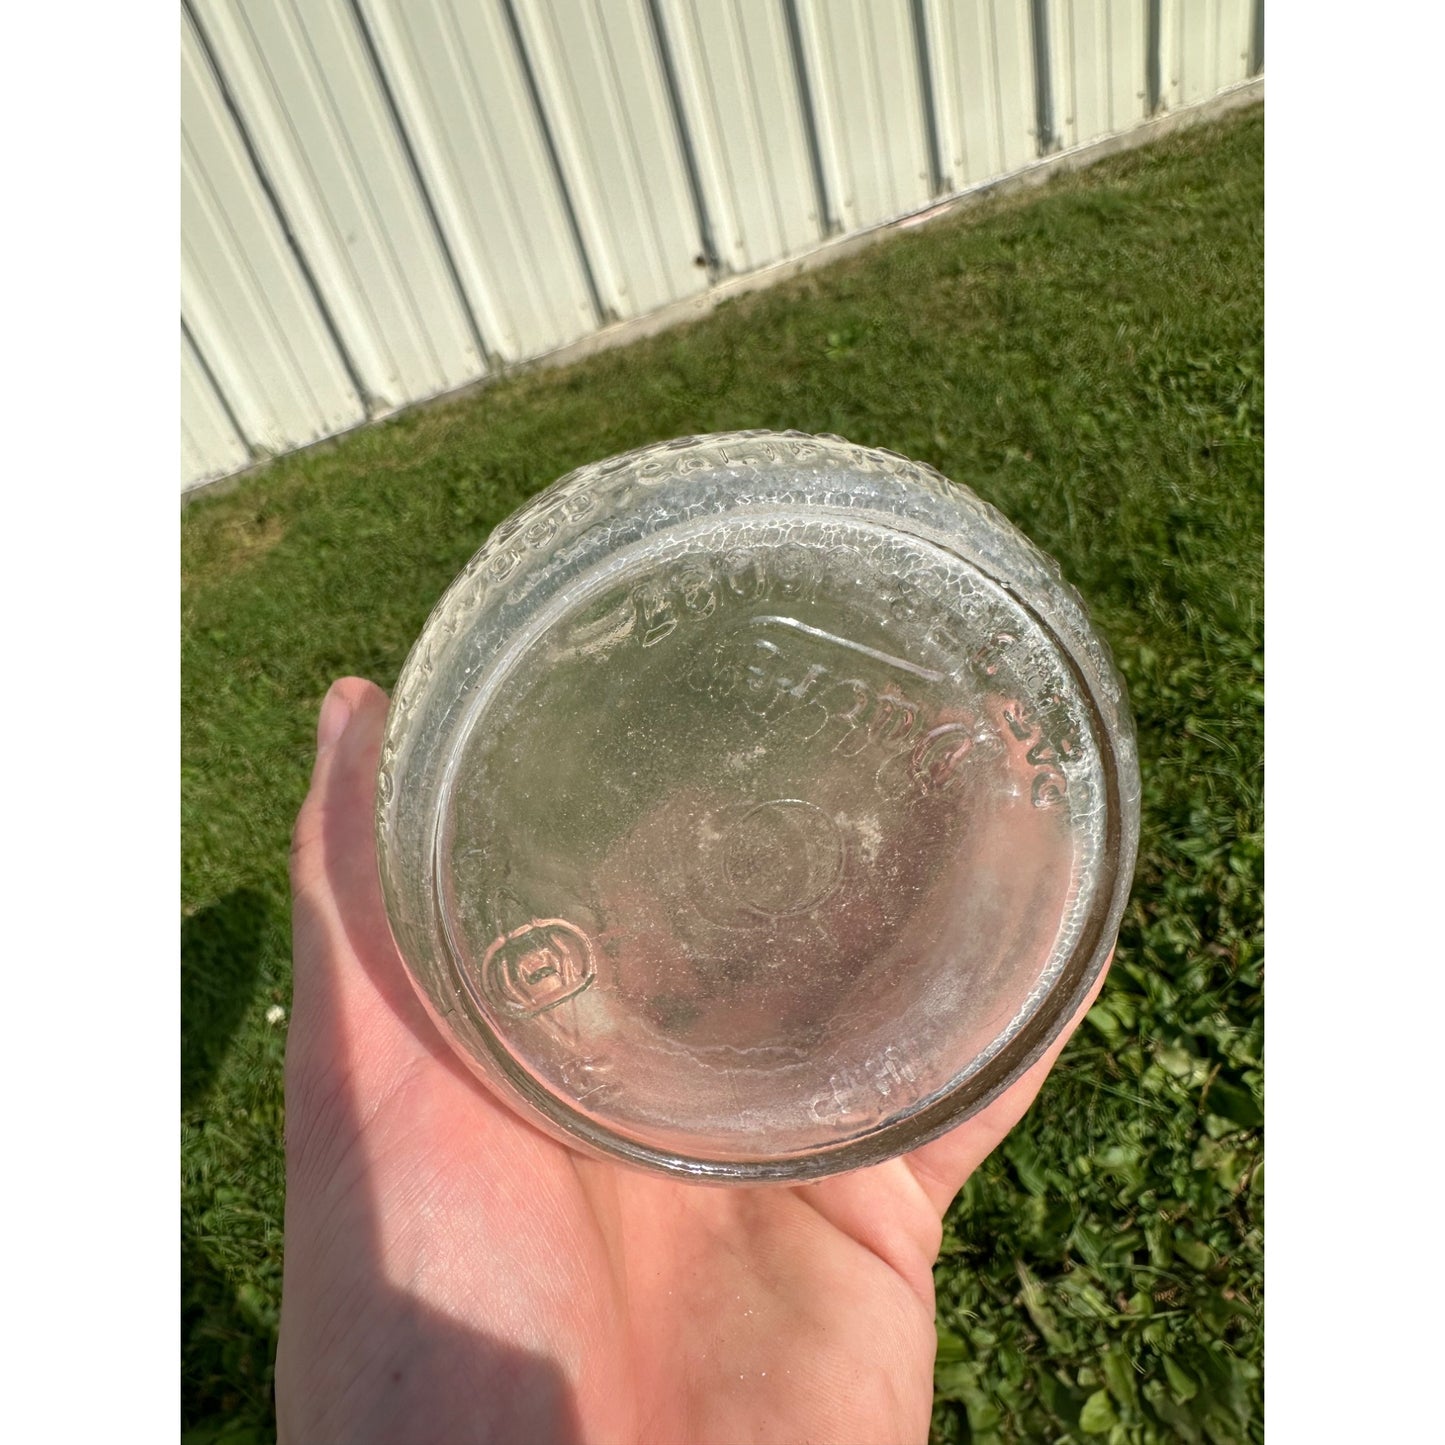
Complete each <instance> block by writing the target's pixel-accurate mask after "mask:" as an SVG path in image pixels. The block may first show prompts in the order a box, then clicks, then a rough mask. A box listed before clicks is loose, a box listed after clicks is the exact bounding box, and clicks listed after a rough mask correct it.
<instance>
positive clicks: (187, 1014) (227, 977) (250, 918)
mask: <svg viewBox="0 0 1445 1445" xmlns="http://www.w3.org/2000/svg"><path fill="white" fill-rule="evenodd" d="M274 913H275V910H274V908H273V905H272V903H271V900H270V899H269V898H267V897H266V895H265V894H264V893H261V892H260V891H259V890H257V889H255V888H237V889H234V890H232V891H231V892H230V893H228V894H226V896H225V897H224V898H221V899H219V900H218V901H217V902H215V903H212V904H211V905H210V906H209V907H206V908H203V909H201V910H200V912H198V913H195V914H192V915H191V917H189V918H183V919H182V920H181V1107H182V1108H183V1109H186V1108H190V1107H191V1106H192V1105H195V1104H199V1103H201V1102H202V1100H203V1099H204V1097H205V1095H206V1092H207V1091H208V1090H209V1089H210V1087H211V1083H212V1081H213V1080H214V1079H215V1077H216V1072H217V1070H219V1069H220V1067H221V1064H222V1063H223V1062H224V1060H225V1057H226V1051H227V1050H228V1049H229V1048H230V1046H231V1040H232V1039H233V1038H234V1037H235V1035H236V1031H237V1029H238V1028H239V1027H240V1025H241V1020H242V1019H243V1018H244V1017H245V1015H246V1009H247V1007H248V1006H249V1004H250V1002H251V999H252V997H253V995H254V994H255V991H256V980H257V977H258V976H259V974H260V970H261V948H262V943H263V941H264V939H265V937H266V932H267V929H268V928H269V927H270V925H271V923H272V921H273V917H274Z"/></svg>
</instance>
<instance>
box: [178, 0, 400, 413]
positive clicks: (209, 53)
mask: <svg viewBox="0 0 1445 1445" xmlns="http://www.w3.org/2000/svg"><path fill="white" fill-rule="evenodd" d="M181 9H182V10H183V11H184V13H185V15H186V17H187V18H188V19H189V20H190V22H191V25H192V27H193V28H194V29H195V32H196V41H197V43H198V44H199V46H200V48H201V54H202V55H204V56H205V58H206V64H207V65H208V66H209V67H210V70H211V75H212V76H213V78H214V79H215V82H216V89H217V90H218V91H219V93H220V96H221V100H222V101H223V102H224V104H225V107H226V113H227V114H228V115H229V116H230V117H231V124H232V125H234V126H235V128H236V135H237V136H238V138H239V139H240V142H241V148H242V149H243V150H244V151H245V153H246V159H247V160H248V161H249V162H250V165H251V169H252V170H253V171H254V172H255V175H256V182H257V184H258V185H259V186H260V187H261V194H262V195H264V196H265V197H266V204H267V205H268V206H270V208H271V213H272V215H274V216H275V218H276V224H277V225H278V226H279V227H280V229H281V235H282V236H283V237H284V239H285V241H286V245H287V246H288V247H289V248H290V250H291V254H292V256H294V257H295V259H296V266H297V269H298V270H299V271H300V273H301V279H302V281H303V282H304V283H305V286H306V289H307V291H308V292H309V293H310V296H311V302H312V305H314V306H315V307H316V313H317V315H318V316H320V318H321V324H322V326H324V327H325V328H326V335H327V337H328V339H329V340H330V342H331V344H332V346H333V347H334V348H335V349H336V355H337V359H338V360H339V361H340V362H341V367H342V370H343V371H345V373H346V379H347V380H348V381H349V382H350V383H351V388H352V390H353V391H354V392H355V393H356V395H357V398H358V399H359V400H360V402H361V409H362V411H363V412H364V413H365V415H366V416H367V418H368V419H369V418H371V417H373V416H375V415H376V413H377V407H376V400H375V398H374V397H373V396H372V395H371V392H370V391H369V390H368V388H367V385H366V383H365V382H364V381H363V380H362V377H361V371H360V369H359V368H358V366H357V365H356V361H355V359H354V358H353V357H352V355H351V353H350V351H348V350H347V347H346V343H345V341H344V340H343V339H342V336H341V329H340V327H339V326H338V325H337V324H336V318H335V317H334V316H333V315H332V314H331V308H330V307H329V306H328V305H327V304H326V298H325V296H324V295H322V292H321V286H320V284H319V283H318V282H317V280H316V274H315V272H314V271H313V270H312V269H311V263H310V261H308V260H307V258H306V252H305V251H304V250H303V249H302V246H301V242H300V241H299V240H298V239H297V236H296V232H295V229H294V228H293V227H292V225H291V218H290V217H289V216H288V215H287V214H286V210H285V207H283V206H282V204H281V197H280V195H279V194H278V193H277V191H276V187H275V185H274V184H273V183H272V180H271V177H270V175H269V174H268V173H267V171H266V167H265V165H264V164H263V163H262V160H261V153H260V151H258V150H257V148H256V142H255V141H254V140H253V139H252V138H251V133H250V131H248V130H247V129H246V123H245V121H244V120H243V119H242V118H241V109H240V107H239V106H238V105H237V103H236V97H235V96H234V95H233V94H232V93H231V86H230V83H229V82H228V81H227V79H226V73H225V71H224V70H222V68H221V65H220V62H219V61H218V60H217V59H216V51H215V47H214V46H213V45H212V44H211V37H210V36H209V35H208V34H207V33H206V27H205V26H204V25H202V24H201V17H200V16H199V15H198V14H197V13H196V8H195V6H194V5H193V4H192V3H191V0H181ZM199 354H200V353H199V351H198V352H197V355H199ZM242 435H243V436H244V435H245V433H242Z"/></svg>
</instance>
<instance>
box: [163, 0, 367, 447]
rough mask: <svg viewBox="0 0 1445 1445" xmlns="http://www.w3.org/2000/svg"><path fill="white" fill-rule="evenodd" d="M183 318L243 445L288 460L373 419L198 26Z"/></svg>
mask: <svg viewBox="0 0 1445 1445" xmlns="http://www.w3.org/2000/svg"><path fill="white" fill-rule="evenodd" d="M181 117H182V120H181V314H182V316H183V317H184V318H185V319H186V322H187V324H188V326H189V327H190V331H191V335H192V336H194V337H195V340H196V345H197V346H198V347H199V348H200V350H201V352H202V353H203V354H204V356H205V358H206V362H207V364H208V365H209V367H210V369H211V372H212V374H213V375H214V376H215V378H216V384H217V385H218V386H219V387H220V388H221V390H222V391H223V392H224V394H225V397H226V400H227V402H228V404H229V405H230V408H231V411H232V412H233V413H234V414H235V416H236V419H237V421H238V422H239V424H240V426H241V429H242V431H243V432H244V433H245V437H246V440H247V441H248V442H249V443H250V444H251V445H252V446H254V447H258V448H261V449H264V450H266V451H275V452H281V451H287V450H289V449H291V448H292V447H298V446H303V445H305V444H306V443H307V442H312V441H317V440H319V439H320V438H321V437H325V436H330V435H331V434H332V433H334V432H338V431H341V430H343V429H344V428H346V427H348V426H354V425H355V424H356V423H357V422H359V421H361V420H363V418H364V417H365V410H364V408H363V407H362V404H361V398H360V397H359V396H358V395H357V394H356V390H355V388H354V387H353V386H352V384H351V381H350V379H349V377H348V376H347V373H346V370H345V367H344V365H343V363H342V361H341V358H340V356H339V355H338V353H337V351H336V347H335V345H334V344H333V342H332V340H331V337H330V335H329V333H328V331H327V328H326V324H325V321H324V319H323V318H322V316H321V314H320V312H319V311H318V309H317V307H316V303H315V300H314V298H313V297H312V294H311V292H310V289H309V288H308V287H307V285H306V281H305V278H304V277H303V275H302V274H301V270H300V268H299V267H298V265H297V263H296V258H295V256H294V255H293V254H292V252H291V249H290V247H289V246H288V245H287V242H286V238H285V236H284V235H283V234H282V231H281V228H280V225H279V223H278V222H277V220H276V216H275V214H274V212H273V210H272V208H271V206H270V203H269V202H268V201H267V199H266V196H265V194H264V193H263V192H262V190H261V188H260V185H259V184H258V182H257V180H256V175H255V172H254V170H253V169H252V167H251V164H250V161H249V159H248V157H247V155H246V152H245V149H244V147H243V145H242V142H241V139H240V137H239V135H238V134H237V132H236V128H235V125H234V123H233V122H232V119H231V115H230V113H229V111H228V110H227V109H226V104H225V101H224V100H223V99H222V96H221V93H220V90H219V89H218V87H217V85H216V80H215V77H214V75H213V74H212V72H211V69H210V66H209V65H208V64H207V62H206V58H205V55H204V54H203V52H202V51H201V49H200V47H199V44H198V42H197V38H196V35H195V32H194V31H193V29H192V28H191V25H190V22H189V20H187V19H183V22H182V34H181Z"/></svg>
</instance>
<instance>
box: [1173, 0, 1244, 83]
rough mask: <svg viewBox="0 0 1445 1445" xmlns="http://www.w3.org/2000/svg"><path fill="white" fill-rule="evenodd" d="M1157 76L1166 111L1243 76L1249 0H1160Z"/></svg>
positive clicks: (1234, 81)
mask: <svg viewBox="0 0 1445 1445" xmlns="http://www.w3.org/2000/svg"><path fill="white" fill-rule="evenodd" d="M1159 30H1160V42H1159V52H1160V60H1159V74H1160V82H1161V90H1162V98H1163V100H1164V103H1165V104H1166V105H1167V106H1168V108H1169V109H1170V110H1178V109H1179V108H1180V107H1181V106H1185V105H1195V104H1197V103H1198V102H1199V101H1201V100H1208V99H1209V97H1210V96H1211V95H1216V94H1218V92H1219V91H1221V90H1223V89H1225V88H1226V87H1227V86H1231V85H1238V84H1239V82H1240V81H1242V80H1247V79H1248V78H1249V73H1250V72H1249V60H1250V41H1251V38H1252V36H1253V13H1252V5H1251V0H1207V3H1201V0H1161V13H1160V17H1159Z"/></svg>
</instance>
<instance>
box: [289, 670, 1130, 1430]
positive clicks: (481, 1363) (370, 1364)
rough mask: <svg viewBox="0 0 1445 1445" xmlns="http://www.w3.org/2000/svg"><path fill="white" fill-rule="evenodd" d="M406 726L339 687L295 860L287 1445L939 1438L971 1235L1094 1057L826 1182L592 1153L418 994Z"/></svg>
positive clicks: (326, 717)
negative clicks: (404, 891)
mask: <svg viewBox="0 0 1445 1445" xmlns="http://www.w3.org/2000/svg"><path fill="white" fill-rule="evenodd" d="M386 707H387V701H386V695H385V694H384V693H383V692H382V691H381V690H380V689H379V688H376V687H374V686H372V685H371V684H370V683H367V682H363V681H361V680H359V679H356V678H349V679H346V680H344V681H342V682H339V683H337V684H336V685H335V686H334V687H333V688H332V690H331V692H330V693H329V694H328V696H327V699H326V703H325V705H324V706H323V709H322V715H321V723H320V727H319V729H318V744H319V746H318V756H317V760H316V768H315V772H314V775H313V777H312V782H311V791H310V794H309V795H308V797H307V799H306V802H305V805H304V806H303V808H302V810H301V814H300V817H299V818H298V820H297V824H296V832H295V838H294V842H293V846H292V854H291V877H292V887H293V891H294V895H295V915H294V932H295V999H294V1004H293V1011H292V1017H291V1024H290V1035H289V1038H288V1042H287V1051H286V1236H285V1238H286V1260H285V1274H284V1280H283V1291H282V1314H281V1337H280V1347H279V1351H278V1356H277V1363H276V1400H277V1414H278V1419H279V1428H280V1439H281V1441H282V1442H283V1445H284V1442H292V1445H310V1442H347V1445H354V1442H362V1441H377V1442H383V1445H422V1442H437V1445H463V1442H467V1441H497V1442H501V1445H545V1442H557V1445H582V1442H588V1445H591V1442H599V1445H614V1442H619V1445H620V1442H627V1445H632V1442H656V1445H710V1442H717V1445H738V1442H743V1441H748V1442H767V1441H779V1442H788V1445H797V1442H800V1441H818V1442H823V1441H827V1442H840V1445H864V1442H867V1445H877V1442H885V1441H923V1440H924V1439H926V1437H927V1434H928V1423H929V1415H930V1410H931V1406H932V1399H933V1354H934V1345H935V1335H934V1324H933V1318H934V1301H933V1275H932V1264H933V1261H934V1258H935V1256H936V1254H937V1251H938V1245H939V1240H940V1236H941V1220H942V1216H943V1213H944V1211H945V1210H946V1209H947V1207H948V1204H949V1202H950V1200H952V1198H953V1196H954V1194H955V1193H956V1192H957V1191H958V1189H959V1188H960V1187H961V1186H962V1184H963V1182H964V1180H965V1179H967V1177H968V1176H969V1174H970V1173H971V1172H972V1171H973V1170H974V1169H975V1168H977V1167H978V1165H979V1164H980V1163H981V1162H982V1160H983V1159H984V1158H985V1157H986V1156H987V1155H988V1154H989V1153H990V1152H991V1151H992V1150H993V1148H994V1147H995V1146H996V1145H997V1144H998V1143H999V1141H1000V1140H1001V1139H1002V1138H1003V1137H1004V1135H1005V1134H1006V1133H1007V1132H1008V1131H1009V1129H1011V1128H1012V1127H1013V1125H1014V1124H1015V1123H1016V1122H1017V1121H1018V1120H1019V1118H1020V1117H1021V1116H1022V1115H1023V1113H1024V1110H1025V1109H1027V1108H1028V1106H1029V1104H1030V1103H1031V1102H1032V1100H1033V1098H1034V1095H1035V1094H1036V1093H1037V1092H1038V1089H1039V1086H1040V1085H1041V1084H1042V1083H1043V1080H1044V1077H1045V1075H1046V1074H1047V1073H1048V1070H1049V1068H1050V1067H1051V1065H1052V1064H1053V1062H1054V1060H1055V1058H1056V1057H1057V1056H1058V1054H1059V1051H1060V1050H1061V1049H1062V1048H1063V1045H1064V1038H1061V1039H1060V1040H1059V1041H1058V1042H1057V1043H1056V1044H1055V1045H1054V1046H1053V1048H1052V1049H1050V1051H1049V1053H1048V1054H1047V1055H1046V1056H1045V1057H1044V1058H1043V1059H1042V1060H1040V1062H1039V1063H1038V1064H1037V1065H1036V1066H1035V1067H1034V1068H1033V1069H1031V1070H1030V1071H1029V1072H1028V1073H1027V1074H1026V1075H1024V1077H1023V1078H1021V1079H1020V1080H1019V1082H1018V1083H1017V1084H1016V1085H1014V1087H1013V1088H1011V1089H1010V1090H1009V1091H1008V1092H1007V1093H1006V1094H1005V1095H1004V1096H1003V1097H1001V1098H1000V1099H999V1100H998V1101H997V1102H996V1103H994V1104H993V1105H992V1106H991V1107H989V1108H988V1109H986V1110H984V1111H983V1112H982V1113H980V1114H978V1115H976V1116H975V1117H974V1118H972V1119H970V1120H969V1121H968V1122H967V1123H965V1124H963V1125H962V1126H960V1127H959V1128H958V1129H956V1130H954V1131H953V1132H952V1133H950V1134H948V1135H945V1136H944V1137H943V1138H941V1139H938V1140H935V1141H934V1142H933V1143H932V1144H929V1145H927V1146H925V1147H924V1148H922V1149H919V1150H917V1151H915V1152H914V1153H912V1154H910V1155H908V1156H906V1157H904V1158H901V1159H895V1160H892V1161H891V1162H889V1163H887V1164H881V1165H878V1166H876V1167H874V1168H870V1169H866V1170H861V1171H858V1172H856V1173H853V1174H846V1175H841V1176H836V1177H833V1178H830V1179H825V1180H822V1181H820V1182H818V1183H815V1184H808V1185H800V1186H794V1187H786V1186H777V1185H773V1186H768V1187H760V1188H738V1187H733V1188H717V1187H706V1186H699V1185H691V1184H684V1183H679V1182H676V1181H673V1180H670V1179H667V1178H663V1177H660V1176H653V1175H650V1174H644V1173H641V1172H638V1171H635V1170H631V1169H626V1168H623V1167H620V1166H617V1165H613V1164H608V1163H599V1162H596V1161H593V1160H590V1159H584V1158H582V1157H580V1156H578V1155H577V1154H574V1153H573V1152H572V1151H570V1150H569V1149H567V1148H565V1147H564V1146H563V1145H561V1144H559V1143H556V1142H554V1141H553V1140H552V1139H550V1138H548V1137H546V1136H545V1135H543V1134H542V1133H540V1132H539V1131H537V1130H536V1129H534V1128H533V1127H532V1126H531V1125H529V1124H527V1123H525V1122H523V1121H522V1120H521V1119H519V1118H517V1117H516V1116H514V1115H513V1114H512V1113H511V1112H510V1111H509V1110H508V1109H507V1108H506V1107H505V1106H504V1105H502V1104H501V1103H499V1102H497V1101H496V1100H494V1099H493V1098H492V1097H491V1095H490V1094H488V1093H487V1092H486V1091H485V1090H484V1089H483V1087H482V1086H481V1085H480V1084H479V1083H477V1081H476V1080H475V1079H474V1078H473V1077H472V1076H471V1075H470V1074H469V1073H468V1072H467V1071H466V1069H465V1068H464V1067H463V1066H462V1065H461V1063H460V1062H459V1061H458V1060H457V1059H456V1058H455V1057H454V1056H453V1054H452V1052H451V1050H450V1049H449V1047H448V1046H447V1044H446V1043H445V1041H444V1040H443V1039H442V1038H440V1037H439V1036H438V1034H437V1032H436V1030H435V1028H434V1027H433V1025H432V1023H431V1021H430V1019H429V1018H428V1017H427V1015H426V1013H425V1011H424V1010H423V1009H422V1006H421V1004H420V1002H419V1001H418V999H417V998H416V995H415V994H414V992H413V991H412V988H411V985H410V982H409V981H408V979H407V977H406V974H405V972H404V969H403V966H402V963H401V960H400V959H399V957H398V956H397V953H396V949H395V947H394V945H393V944H392V941H391V935H390V933H389V931H388V928H387V923H386V918H385V914H384V911H383V904H382V899H381V890H380V885H379V883H378V879H377V870H376V856H375V845H374V842H373V834H372V807H373V801H374V796H375V781H376V768H377V760H378V754H379V752H380V747H381V735H382V729H383V724H384V722H385V717H386ZM1100 983H1101V984H1102V979H1101V980H1100ZM1095 992H1096V993H1097V987H1096V989H1095ZM1092 1001H1093V999H1092V996H1091V997H1090V999H1089V1001H1088V1002H1089V1003H1092ZM1087 1006H1088V1004H1087V1003H1086V1005H1085V1008H1087ZM1083 1011H1084V1010H1082V1009H1081V1010H1080V1013H1079V1015H1077V1016H1076V1017H1075V1020H1074V1023H1075V1024H1077V1022H1078V1019H1079V1017H1082V1013H1083ZM1071 1028H1072V1026H1071ZM1065 1037H1067V1035H1065Z"/></svg>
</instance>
